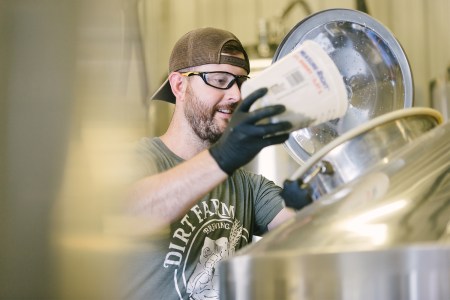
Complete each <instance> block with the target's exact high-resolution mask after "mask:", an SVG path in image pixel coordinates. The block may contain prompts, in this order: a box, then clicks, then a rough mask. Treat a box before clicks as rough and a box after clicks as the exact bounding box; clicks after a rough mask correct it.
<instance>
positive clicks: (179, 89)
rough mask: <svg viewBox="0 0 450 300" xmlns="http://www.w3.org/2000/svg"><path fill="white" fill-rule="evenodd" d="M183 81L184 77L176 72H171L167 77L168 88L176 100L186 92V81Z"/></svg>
mask: <svg viewBox="0 0 450 300" xmlns="http://www.w3.org/2000/svg"><path fill="white" fill-rule="evenodd" d="M184 79H185V78H184V76H183V75H181V74H180V73H178V72H172V73H170V75H169V82H170V87H171V89H172V93H173V94H174V95H175V97H176V98H177V99H178V98H179V97H180V96H181V95H182V94H184V92H185V90H186V84H185V83H186V81H185V80H184Z"/></svg>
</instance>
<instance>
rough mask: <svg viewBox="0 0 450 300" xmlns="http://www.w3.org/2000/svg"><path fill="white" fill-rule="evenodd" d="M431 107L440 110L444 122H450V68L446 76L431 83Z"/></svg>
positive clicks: (449, 67)
mask: <svg viewBox="0 0 450 300" xmlns="http://www.w3.org/2000/svg"><path fill="white" fill-rule="evenodd" d="M430 101H431V107H432V108H434V109H436V110H438V111H439V112H440V113H441V114H442V116H443V117H444V121H449V120H450V66H448V67H447V72H446V74H445V76H439V77H437V78H435V79H433V80H432V81H431V82H430Z"/></svg>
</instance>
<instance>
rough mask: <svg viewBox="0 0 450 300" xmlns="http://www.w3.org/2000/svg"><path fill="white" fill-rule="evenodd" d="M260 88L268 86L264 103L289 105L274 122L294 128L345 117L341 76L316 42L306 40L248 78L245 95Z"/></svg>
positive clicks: (345, 106) (345, 107) (243, 90)
mask: <svg viewBox="0 0 450 300" xmlns="http://www.w3.org/2000/svg"><path fill="white" fill-rule="evenodd" d="M261 87H267V88H268V89H269V91H268V92H267V94H266V95H265V96H264V97H263V98H261V99H260V100H259V101H261V102H260V103H261V104H262V105H263V106H268V105H274V104H283V105H285V106H286V111H285V112H284V113H283V114H281V115H278V116H276V117H273V118H272V119H273V121H290V122H291V123H292V125H293V126H294V128H293V130H297V129H300V128H304V127H308V126H313V125H317V124H320V123H324V122H326V121H329V120H332V119H336V118H339V117H342V116H343V115H345V113H346V111H347V106H348V99H347V90H346V88H345V83H344V80H343V78H342V75H341V74H340V72H339V70H338V68H337V67H336V65H335V64H334V62H333V61H332V60H331V58H330V57H329V56H328V54H327V53H326V52H325V51H324V50H323V49H322V48H321V47H320V46H319V45H318V44H317V43H316V42H313V41H309V40H308V41H305V42H304V43H302V44H301V45H300V46H299V47H297V48H295V49H294V50H293V51H292V52H291V53H289V54H288V55H286V56H284V57H282V58H281V59H280V60H278V61H276V62H275V63H273V64H272V65H270V66H269V67H267V68H266V69H264V70H263V71H261V72H259V73H258V74H257V75H256V76H255V77H252V78H250V79H249V80H247V81H245V82H244V83H243V85H242V88H241V93H242V97H243V98H245V97H246V96H248V95H249V94H250V93H252V92H253V91H255V90H256V89H258V88H261Z"/></svg>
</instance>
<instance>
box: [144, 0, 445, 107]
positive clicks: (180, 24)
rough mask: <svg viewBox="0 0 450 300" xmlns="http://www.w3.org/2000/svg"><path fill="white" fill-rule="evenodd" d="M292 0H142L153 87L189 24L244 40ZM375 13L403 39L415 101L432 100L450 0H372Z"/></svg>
mask: <svg viewBox="0 0 450 300" xmlns="http://www.w3.org/2000/svg"><path fill="white" fill-rule="evenodd" d="M354 2H355V1H353V0H309V1H307V3H308V4H309V6H310V7H311V9H312V11H313V12H317V11H320V10H324V9H329V8H338V7H339V8H355V6H354ZM288 3H290V1H289V0H279V1H271V0H246V1H242V0H226V1H210V0H184V1H180V0H141V4H142V7H143V10H142V15H143V16H145V22H143V23H142V28H143V30H144V39H145V42H146V55H147V65H146V68H147V72H148V74H149V76H150V86H149V90H150V91H154V90H156V88H157V87H158V86H159V84H160V81H161V80H162V77H163V76H164V75H165V74H166V72H167V71H166V69H167V60H168V57H169V54H170V50H171V48H172V46H173V44H174V43H175V41H176V40H177V39H178V38H179V36H181V35H182V34H183V33H185V32H187V31H188V30H190V29H192V28H195V27H200V26H215V27H221V28H225V29H228V30H230V31H232V32H234V33H235V34H236V35H237V36H238V37H239V38H240V39H241V41H242V42H243V43H244V44H247V45H248V44H255V43H256V42H257V39H258V34H257V30H258V20H259V19H260V18H267V19H273V18H275V17H278V16H280V15H281V13H282V11H283V10H284V9H285V7H286V6H287V5H288ZM367 5H368V8H369V12H370V14H371V15H372V16H373V17H374V18H376V19H377V20H379V21H380V22H382V23H383V24H384V25H385V26H386V27H387V28H389V29H390V30H391V31H392V32H393V34H394V35H395V36H396V37H397V39H398V40H399V41H400V43H401V44H402V46H403V47H404V50H405V52H406V54H407V56H408V59H409V61H410V64H411V69H412V73H413V76H414V81H415V96H416V97H415V98H416V99H415V106H429V104H430V99H429V94H428V85H429V82H430V80H431V79H433V78H435V77H437V76H441V75H443V74H444V73H445V70H446V67H447V66H448V65H449V64H450V51H449V49H450V34H449V33H448V32H447V28H450V20H449V17H448V16H450V0H432V1H429V0H395V1H391V0H367ZM305 16H306V13H305V11H304V10H303V9H302V8H301V7H296V8H295V9H293V10H292V13H291V15H289V16H288V18H287V20H285V22H286V24H288V26H291V27H292V26H294V25H295V24H296V23H297V22H298V21H300V20H301V19H302V18H304V17H305Z"/></svg>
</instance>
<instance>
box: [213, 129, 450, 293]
mask: <svg viewBox="0 0 450 300" xmlns="http://www.w3.org/2000/svg"><path fill="white" fill-rule="evenodd" d="M219 273H220V276H219V277H220V280H221V281H220V296H221V299H222V300H224V299H225V300H226V299H233V300H240V299H246V300H248V299H258V300H259V299H277V300H278V299H302V300H316V299H317V300H324V299H333V300H339V299H345V300H360V299H365V300H379V299H383V300H407V299H408V300H410V299H426V300H444V299H445V300H448V299H450V123H446V124H444V125H440V126H437V127H435V128H434V129H432V130H430V131H428V132H426V133H424V134H423V135H422V136H420V137H418V138H417V139H415V140H414V141H413V142H412V143H411V144H409V146H408V147H403V148H401V149H399V150H398V151H396V152H394V153H391V154H390V155H388V156H387V157H385V159H383V160H382V161H379V162H378V163H377V164H376V165H374V167H373V168H372V169H371V172H369V173H367V174H365V175H363V176H361V177H360V178H358V179H356V180H354V181H352V182H350V183H347V184H345V185H342V186H340V187H339V188H337V189H336V190H335V191H333V192H332V193H330V194H327V195H326V196H324V197H322V198H321V199H320V200H319V201H316V202H313V204H311V205H310V206H308V207H307V208H305V209H303V210H301V211H300V212H299V213H298V214H297V215H296V216H295V217H294V218H293V219H291V220H289V221H287V222H285V223H284V224H282V225H281V226H279V227H278V228H276V229H275V230H273V231H271V232H269V233H268V234H266V235H265V236H264V237H263V238H262V239H261V240H260V241H258V242H256V243H254V244H252V245H250V246H248V247H246V248H244V249H242V250H241V251H239V252H238V253H237V254H236V256H235V257H233V258H230V259H228V260H225V261H223V262H222V263H221V264H220V266H219Z"/></svg>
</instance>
